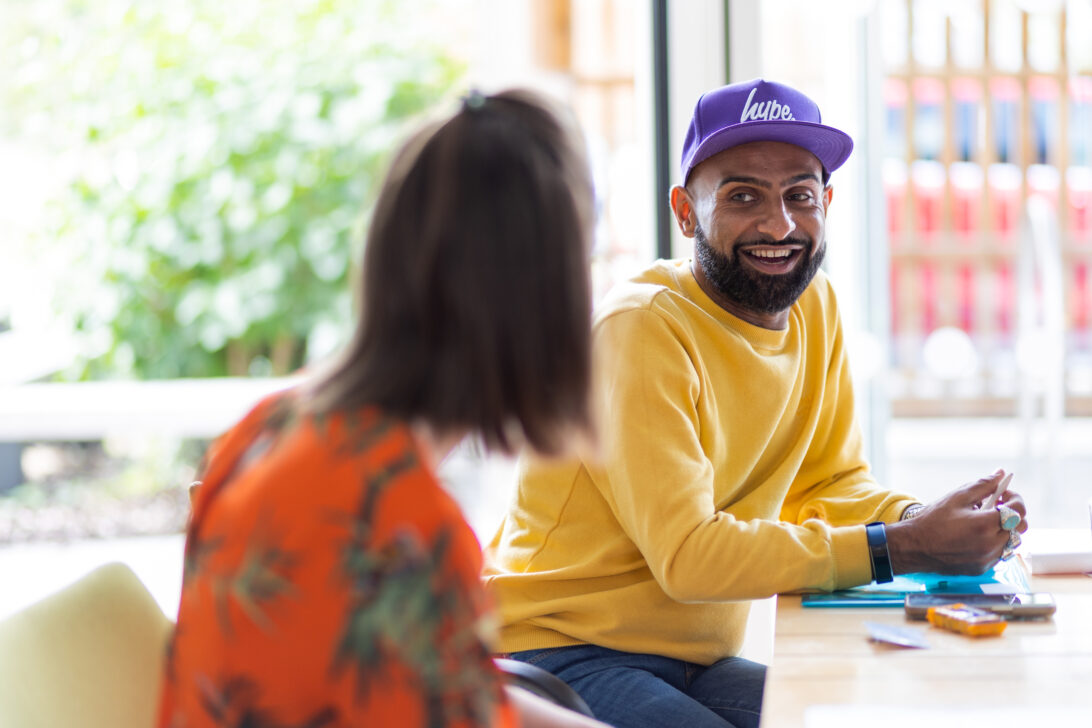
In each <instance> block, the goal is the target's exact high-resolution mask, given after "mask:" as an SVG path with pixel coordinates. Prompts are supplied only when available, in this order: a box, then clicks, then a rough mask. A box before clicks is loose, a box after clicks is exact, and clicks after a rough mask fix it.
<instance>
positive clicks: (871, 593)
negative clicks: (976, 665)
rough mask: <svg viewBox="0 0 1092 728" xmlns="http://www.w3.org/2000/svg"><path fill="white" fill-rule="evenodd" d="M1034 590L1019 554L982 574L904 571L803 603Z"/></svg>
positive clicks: (853, 603)
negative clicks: (885, 580)
mask: <svg viewBox="0 0 1092 728" xmlns="http://www.w3.org/2000/svg"><path fill="white" fill-rule="evenodd" d="M1030 591H1031V583H1030V582H1029V581H1028V574H1027V569H1026V568H1025V567H1024V565H1023V563H1022V562H1021V561H1020V559H1019V558H1016V559H1011V560H1009V561H1000V562H998V563H997V565H996V566H994V567H993V568H992V569H989V570H988V571H986V573H984V574H981V575H979V576H951V575H948V574H927V573H920V574H901V575H899V576H896V577H895V579H894V580H893V581H890V582H888V583H886V584H866V585H864V586H857V587H853V588H852V589H841V590H838V591H833V592H823V593H820V594H804V595H802V596H801V597H800V604H801V606H804V607H901V606H902V605H903V601H904V599H905V597H906V595H907V594H910V593H911V592H923V593H926V594H1023V593H1027V592H1030Z"/></svg>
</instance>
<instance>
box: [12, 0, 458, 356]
mask: <svg viewBox="0 0 1092 728" xmlns="http://www.w3.org/2000/svg"><path fill="white" fill-rule="evenodd" d="M0 4H2V5H3V6H4V15H5V24H7V30H6V31H3V41H4V45H3V48H2V50H3V53H4V56H3V57H4V58H5V59H6V60H5V65H7V66H8V67H9V68H11V69H12V73H11V75H10V77H9V79H8V81H7V82H6V83H5V84H4V90H3V92H2V93H3V98H0V102H2V103H3V105H4V108H5V109H7V112H6V113H5V115H4V117H5V118H4V119H3V124H4V127H5V129H4V131H5V132H6V133H7V134H10V135H14V137H15V138H18V139H23V140H26V142H27V143H30V144H32V145H37V146H38V148H41V149H49V150H51V153H54V154H58V155H60V157H59V158H58V159H57V160H54V161H55V162H56V165H55V169H56V170H57V171H56V172H55V173H56V174H58V175H60V176H61V177H62V178H63V179H60V180H58V181H59V182H60V184H59V185H58V186H59V188H60V189H62V190H63V194H61V195H60V196H59V197H58V199H56V201H55V202H54V204H53V206H52V207H51V209H50V210H49V213H48V219H49V220H50V230H49V235H48V236H47V238H48V239H47V240H45V241H44V242H43V244H44V245H46V246H47V248H48V250H49V251H51V252H50V254H52V255H57V256H63V259H64V260H65V261H67V262H68V264H67V265H65V266H64V267H63V268H62V270H63V280H61V281H57V282H54V284H55V285H57V294H56V295H55V296H54V300H55V302H56V306H57V307H58V312H59V314H61V315H64V316H67V317H68V319H69V320H70V321H71V322H72V325H73V327H74V328H75V329H76V330H77V331H79V332H83V333H84V334H85V335H87V336H90V337H92V338H96V339H97V340H98V342H99V348H98V351H97V354H98V355H97V356H94V357H92V358H89V359H88V360H87V361H83V362H79V363H78V364H77V365H76V366H75V367H73V369H72V370H71V371H69V372H68V373H67V375H68V376H72V377H76V378H99V377H114V376H137V377H143V378H159V377H183V376H185V377H190V376H218V375H224V374H236V375H238V374H247V373H250V374H281V373H285V372H287V371H291V370H292V369H294V368H296V367H298V366H299V365H301V364H302V363H304V362H305V361H306V360H307V358H308V357H309V350H310V355H314V354H315V353H316V350H329V349H330V348H331V347H332V346H333V345H335V344H336V343H340V341H341V340H343V338H344V337H345V335H346V333H347V331H348V329H349V327H350V324H351V321H350V316H351V303H350V299H351V292H350V287H351V286H350V280H351V277H352V276H351V273H350V271H351V269H352V268H353V262H352V261H353V259H354V257H355V256H356V255H357V254H358V253H359V251H358V250H356V249H355V248H356V246H355V242H356V241H359V240H360V238H361V232H362V229H363V225H364V224H365V221H366V217H367V210H368V209H369V207H370V205H371V201H372V199H373V197H374V194H375V193H376V192H377V186H378V183H379V181H380V176H381V174H382V172H383V170H384V167H385V164H386V162H387V159H388V154H389V152H390V151H391V150H392V148H393V147H394V146H395V145H396V144H397V143H398V141H399V140H400V139H401V138H402V137H403V136H404V134H405V133H406V132H407V124H409V123H411V122H416V121H417V117H418V116H419V115H420V114H421V113H422V112H423V111H425V110H428V109H432V108H434V107H436V106H437V104H439V103H441V102H442V101H444V100H445V99H446V98H447V97H449V95H450V94H451V93H452V91H453V89H454V86H455V84H457V83H458V82H459V80H460V77H461V74H462V71H463V68H462V66H461V64H460V63H459V62H458V61H457V60H455V59H453V58H452V57H451V56H450V55H449V54H448V53H446V52H445V51H444V50H443V49H442V48H440V47H438V46H437V45H436V44H430V43H429V42H427V41H426V40H424V39H422V38H420V37H418V36H417V35H414V33H413V32H412V31H411V30H410V29H409V28H408V26H409V25H412V22H411V19H413V18H420V17H422V13H425V14H427V13H428V12H429V9H428V8H429V5H430V3H429V2H426V1H425V0H412V1H410V2H406V1H405V0H403V1H400V2H393V1H391V2H387V1H384V0H292V1H291V2H273V1H269V0H231V1H230V2H224V1H223V0H33V2H30V1H27V2H18V1H16V0H0ZM319 353H322V352H321V351H320V352H319Z"/></svg>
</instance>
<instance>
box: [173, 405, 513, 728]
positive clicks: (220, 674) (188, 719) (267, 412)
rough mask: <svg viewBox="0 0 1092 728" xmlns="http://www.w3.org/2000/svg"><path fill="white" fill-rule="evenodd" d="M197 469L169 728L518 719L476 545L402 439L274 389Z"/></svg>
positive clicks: (375, 423) (399, 428)
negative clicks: (503, 674)
mask: <svg viewBox="0 0 1092 728" xmlns="http://www.w3.org/2000/svg"><path fill="white" fill-rule="evenodd" d="M202 470H203V475H202V481H203V483H202V485H201V486H200V488H199V489H198V492H197V497H196V502H195V506H194V513H193V517H192V519H191V523H190V526H189V532H188V535H187V542H186V558H185V576H184V580H183V588H182V599H181V603H180V606H179V614H178V628H177V630H176V632H175V635H174V637H173V639H172V642H171V647H170V653H169V656H168V668H167V677H166V680H165V684H164V690H163V697H162V702H161V705H160V717H159V726H160V727H161V728H204V727H209V728H211V727H212V726H216V727H218V728H220V727H227V726H230V727H233V728H243V727H244V726H245V727H246V728H288V727H289V726H292V727H295V726H301V727H302V726H307V727H309V728H342V727H344V728H348V727H349V726H485V725H490V726H493V725H501V726H507V725H512V724H513V717H512V715H511V711H510V709H509V707H508V706H507V705H506V704H505V702H504V699H503V691H502V690H501V681H500V676H499V674H498V672H497V670H496V668H495V666H494V665H493V662H492V660H491V658H490V656H489V652H490V646H491V639H492V638H491V630H492V626H493V625H492V620H491V616H490V611H489V608H488V606H489V605H488V604H487V598H486V596H485V593H484V591H483V590H482V587H481V584H480V581H479V578H478V577H479V571H480V566H481V551H480V547H479V545H478V541H477V539H476V538H475V536H474V533H473V531H472V530H471V529H470V527H469V526H468V525H467V524H466V522H465V520H464V519H463V517H462V514H461V512H460V510H459V508H458V506H457V505H456V504H455V502H454V501H453V500H452V499H451V498H450V497H449V496H448V495H447V494H446V493H445V492H444V491H443V490H442V488H441V487H440V485H439V483H438V482H437V480H436V478H435V477H434V475H433V474H432V473H431V471H430V469H429V467H428V466H427V465H426V464H425V462H424V461H423V460H422V457H421V453H420V452H419V451H418V449H417V445H416V444H415V441H414V439H413V437H412V435H411V434H410V431H409V430H408V428H406V427H405V426H404V425H403V424H401V423H399V422H396V421H394V420H392V419H390V418H388V417H385V416H383V415H382V414H381V413H379V412H377V411H375V410H374V409H366V410H362V411H359V412H354V413H352V414H345V415H342V414H338V415H333V416H326V417H316V416H313V415H300V414H299V412H298V411H297V407H296V403H295V398H294V396H293V394H292V393H291V392H288V393H282V394H280V395H275V396H273V397H271V398H269V399H267V400H265V401H263V402H262V403H261V404H259V405H258V406H257V407H256V408H255V409H254V410H253V411H252V412H251V413H250V414H249V415H247V417H246V418H244V419H243V420H242V421H241V422H240V423H239V424H238V425H236V426H235V427H234V428H233V429H232V430H230V431H229V432H228V433H227V434H226V435H224V436H223V437H222V438H220V439H219V440H218V441H217V442H216V443H215V444H214V446H213V447H212V448H211V449H210V451H209V453H208V456H207V458H206V464H205V466H203V468H202Z"/></svg>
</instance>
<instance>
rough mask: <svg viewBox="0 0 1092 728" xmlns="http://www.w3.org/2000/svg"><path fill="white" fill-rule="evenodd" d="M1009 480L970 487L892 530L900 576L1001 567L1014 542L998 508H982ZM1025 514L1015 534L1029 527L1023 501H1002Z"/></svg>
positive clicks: (1007, 495) (1010, 497)
mask: <svg viewBox="0 0 1092 728" xmlns="http://www.w3.org/2000/svg"><path fill="white" fill-rule="evenodd" d="M1003 477H1005V473H1004V471H1002V470H998V471H997V472H996V473H994V474H992V475H989V476H987V477H985V478H981V479H980V480H977V481H975V482H974V483H968V484H967V485H964V486H962V487H960V488H957V489H956V490H954V491H952V492H951V493H949V494H948V495H946V496H944V497H943V498H941V499H939V500H937V501H935V502H933V503H930V504H929V505H928V506H926V507H925V508H924V509H923V510H922V511H921V512H920V513H918V514H917V515H915V516H914V517H913V518H911V519H909V520H906V521H900V522H898V523H891V524H888V526H887V547H888V550H889V552H890V554H891V567H892V569H893V571H894V573H896V574H908V573H912V572H917V571H929V572H935V573H938V574H981V573H983V572H985V571H986V570H987V569H988V568H990V567H991V566H993V565H994V564H996V563H997V560H998V559H999V558H1001V552H1002V550H1003V549H1004V548H1005V544H1006V543H1007V542H1008V540H1009V532H1008V531H1005V530H1002V528H1001V519H1000V517H999V516H998V513H997V510H996V509H995V508H982V507H981V506H982V503H983V502H984V501H986V500H987V499H988V498H989V497H990V496H991V495H992V494H993V492H994V490H995V489H996V488H997V485H998V483H1000V482H1001V479H1002V478H1003ZM998 503H999V504H1004V505H1006V506H1008V507H1009V508H1012V509H1013V510H1014V511H1016V512H1017V513H1019V514H1020V518H1021V520H1020V524H1019V525H1018V526H1017V527H1016V530H1017V531H1018V532H1020V533H1023V532H1024V531H1026V530H1027V528H1028V525H1027V521H1026V520H1025V516H1026V515H1027V508H1026V507H1025V506H1024V499H1023V498H1021V497H1020V495H1019V494H1018V493H1016V492H1014V491H1005V492H1004V493H1002V494H1001V497H1000V498H999V499H998Z"/></svg>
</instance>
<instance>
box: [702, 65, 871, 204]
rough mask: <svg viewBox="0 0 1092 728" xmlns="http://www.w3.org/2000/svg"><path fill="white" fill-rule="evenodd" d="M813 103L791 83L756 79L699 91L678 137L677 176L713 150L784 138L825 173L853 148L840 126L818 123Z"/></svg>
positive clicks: (817, 111) (709, 154)
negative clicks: (682, 135) (683, 136)
mask: <svg viewBox="0 0 1092 728" xmlns="http://www.w3.org/2000/svg"><path fill="white" fill-rule="evenodd" d="M821 121H822V117H821V116H820V114H819V107H818V106H817V105H816V104H815V102H814V101H812V100H811V99H809V98H808V97H807V96H805V95H804V94H802V93H800V92H799V91H797V90H796V89H794V88H791V87H789V86H786V85H784V84H781V83H774V82H773V81H764V80H762V79H760V78H757V79H754V80H753V81H744V82H742V83H734V84H731V85H729V86H721V87H720V88H718V89H715V90H713V91H710V92H708V93H706V94H703V95H702V97H701V98H700V99H698V103H697V105H695V106H694V115H693V116H692V117H691V119H690V128H689V129H687V130H686V140H685V141H684V142H683V153H682V180H683V184H686V180H687V177H689V176H690V171H691V170H693V169H694V167H696V166H697V165H698V164H700V163H701V162H703V161H705V160H706V159H708V158H709V157H711V156H713V155H714V154H716V153H718V152H723V151H724V150H725V149H728V148H729V147H735V146H738V145H740V144H746V143H747V142H787V143H789V144H795V145H797V146H799V147H803V148H804V149H807V150H808V151H809V152H811V153H812V154H814V155H815V156H816V157H818V158H819V161H820V162H821V163H822V165H823V167H824V168H825V169H826V170H827V172H833V171H834V170H836V169H838V168H839V167H841V166H842V163H843V162H845V161H846V159H848V158H849V153H850V152H852V151H853V140H852V139H850V138H849V135H848V134H846V133H845V132H844V131H839V130H838V129H835V128H834V127H832V126H824V125H823V124H822V123H820V122H821Z"/></svg>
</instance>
